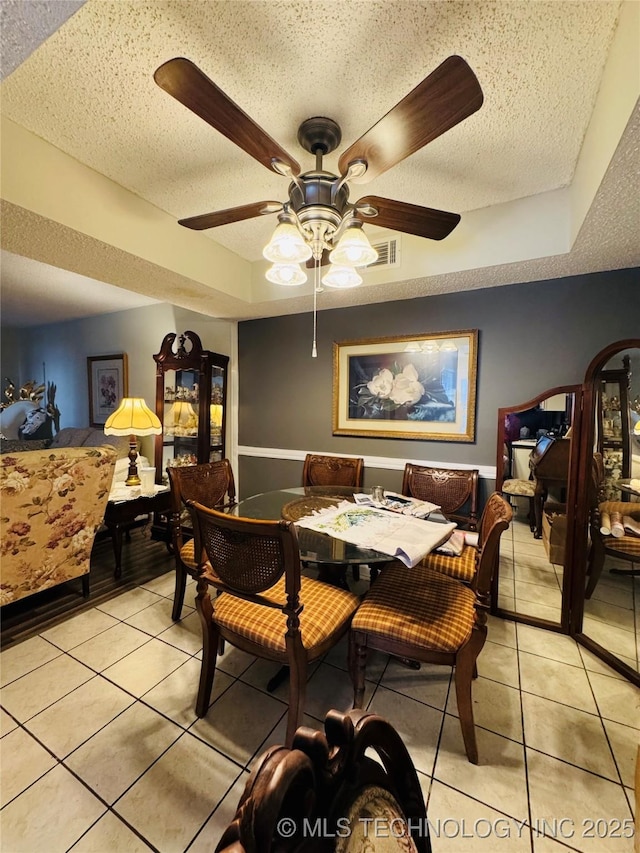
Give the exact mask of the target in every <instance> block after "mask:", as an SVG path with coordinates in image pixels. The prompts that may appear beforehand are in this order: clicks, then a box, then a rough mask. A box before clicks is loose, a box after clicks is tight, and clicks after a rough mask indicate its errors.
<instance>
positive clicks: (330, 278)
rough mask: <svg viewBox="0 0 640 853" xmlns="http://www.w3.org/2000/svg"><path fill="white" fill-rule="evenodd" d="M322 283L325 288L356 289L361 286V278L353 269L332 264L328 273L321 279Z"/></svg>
mask: <svg viewBox="0 0 640 853" xmlns="http://www.w3.org/2000/svg"><path fill="white" fill-rule="evenodd" d="M322 283H323V284H325V285H326V286H327V287H342V288H346V287H357V286H358V285H359V284H362V278H361V276H360V275H359V274H358V273H357V272H356V270H354V268H353V267H345V266H340V265H338V264H332V265H331V266H330V267H329V272H328V273H327V274H326V275H325V276H324V277H323V279H322Z"/></svg>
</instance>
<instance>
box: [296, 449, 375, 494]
mask: <svg viewBox="0 0 640 853" xmlns="http://www.w3.org/2000/svg"><path fill="white" fill-rule="evenodd" d="M363 476H364V459H361V458H356V457H348V456H322V455H320V454H317V453H307V455H306V457H305V460H304V465H303V468H302V485H303V486H353V487H354V488H357V489H361V488H362V482H363Z"/></svg>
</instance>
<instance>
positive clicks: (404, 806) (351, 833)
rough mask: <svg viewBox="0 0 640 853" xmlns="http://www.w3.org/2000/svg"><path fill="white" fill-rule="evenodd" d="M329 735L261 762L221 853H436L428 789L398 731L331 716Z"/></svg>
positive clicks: (312, 735)
mask: <svg viewBox="0 0 640 853" xmlns="http://www.w3.org/2000/svg"><path fill="white" fill-rule="evenodd" d="M324 728H325V732H324V734H323V733H322V732H319V731H315V730H314V729H308V728H300V729H298V731H297V732H296V734H295V737H294V739H293V744H292V748H291V749H287V748H286V747H283V746H272V747H270V748H269V749H268V750H267V751H266V752H265V753H263V755H262V756H260V758H259V759H258V761H257V763H256V766H255V769H254V770H253V772H252V773H251V776H250V777H249V780H248V782H247V785H246V787H245V790H244V793H243V795H242V797H241V798H240V802H239V803H238V810H237V812H236V815H235V818H234V820H233V822H232V823H231V824H230V825H229V826H228V827H227V829H226V831H225V832H224V834H223V835H222V838H221V839H220V841H219V843H218V846H217V847H216V853H284V851H294V850H295V851H297V853H311V851H313V853H324V851H326V853H329V851H332V853H333V851H335V853H357V851H365V850H366V851H367V852H368V853H375V851H376V849H382V848H383V849H384V850H385V851H390V850H397V851H398V853H400V851H403V853H430V851H431V843H430V841H429V834H428V824H427V813H426V810H425V805H424V797H423V794H422V791H421V789H420V782H419V781H418V776H417V773H416V770H415V768H414V766H413V762H412V761H411V757H410V755H409V753H408V752H407V748H406V746H405V745H404V743H403V742H402V739H401V738H400V736H399V735H398V733H397V732H396V730H395V729H394V728H393V726H392V725H391V724H390V723H388V722H387V721H386V720H384V719H383V718H382V717H379V716H377V715H376V714H368V713H365V712H363V711H351V712H349V713H348V714H343V713H340V712H339V711H329V713H328V714H327V718H326V720H325V724H324ZM368 750H369V751H373V752H375V753H377V755H378V757H379V759H380V761H379V762H378V761H376V760H374V758H372V757H371V756H370V755H366V754H365V753H366V752H367V751H368Z"/></svg>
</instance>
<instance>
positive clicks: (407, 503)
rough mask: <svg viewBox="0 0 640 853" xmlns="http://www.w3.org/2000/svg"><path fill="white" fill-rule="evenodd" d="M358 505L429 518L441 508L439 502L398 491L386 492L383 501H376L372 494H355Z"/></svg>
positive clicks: (354, 497)
mask: <svg viewBox="0 0 640 853" xmlns="http://www.w3.org/2000/svg"><path fill="white" fill-rule="evenodd" d="M353 499H354V500H355V502H356V504H358V506H375V507H378V508H379V509H387V510H391V512H400V513H402V514H403V515H412V516H413V517H414V518H427V516H429V515H430V514H431V513H432V512H437V511H438V510H439V509H440V506H439V505H438V504H433V503H431V502H430V501H419V500H417V498H410V497H407V495H399V494H398V493H397V492H387V491H385V492H384V498H383V499H382V500H381V501H375V500H374V499H373V497H372V496H371V495H367V494H365V493H359V494H356V495H354V496H353Z"/></svg>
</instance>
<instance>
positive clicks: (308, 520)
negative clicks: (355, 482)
mask: <svg viewBox="0 0 640 853" xmlns="http://www.w3.org/2000/svg"><path fill="white" fill-rule="evenodd" d="M296 525H297V526H298V527H305V528H307V529H308V530H315V531H316V532H317V533H326V534H328V535H329V536H333V538H334V539H341V540H342V541H343V542H349V543H351V544H352V545H358V546H360V547H361V548H370V549H373V550H374V551H380V552H381V553H382V554H389V556H390V557H395V558H396V559H398V560H401V561H402V562H403V563H404V564H405V566H415V565H417V563H419V562H420V560H421V559H422V558H423V557H425V556H426V555H427V554H428V553H430V552H431V551H433V549H434V548H437V547H438V545H441V544H442V543H443V542H444V541H445V540H446V539H448V538H449V536H450V535H451V533H452V531H453V530H455V528H456V525H455V524H454V523H453V522H449V523H446V524H439V523H438V522H435V521H425V520H423V519H420V518H414V517H413V516H410V515H403V514H400V513H394V512H388V511H386V510H383V509H378V508H377V507H374V506H358V505H357V504H353V503H350V502H349V501H341V503H340V504H338V506H337V507H331V508H329V509H325V510H321V511H319V512H318V513H315V514H314V515H308V516H305V517H303V518H300V519H298V521H296Z"/></svg>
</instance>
